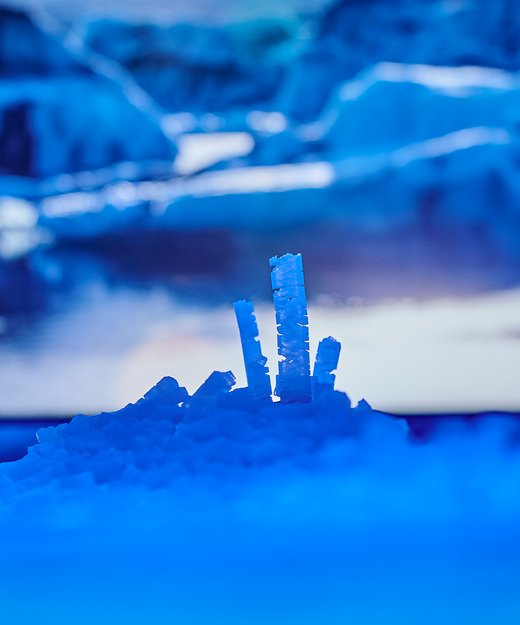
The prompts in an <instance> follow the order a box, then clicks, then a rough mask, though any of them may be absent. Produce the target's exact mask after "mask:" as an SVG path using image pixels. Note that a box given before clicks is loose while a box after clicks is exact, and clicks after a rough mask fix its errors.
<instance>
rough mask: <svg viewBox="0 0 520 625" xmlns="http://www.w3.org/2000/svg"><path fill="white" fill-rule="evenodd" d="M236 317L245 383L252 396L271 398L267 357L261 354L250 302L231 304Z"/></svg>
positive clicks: (256, 326)
mask: <svg viewBox="0 0 520 625" xmlns="http://www.w3.org/2000/svg"><path fill="white" fill-rule="evenodd" d="M233 306H234V309H235V315H236V318H237V323H238V329H239V331H240V340H241V341H242V352H243V354H244V364H245V367H246V376H247V385H248V387H249V388H250V389H251V393H252V395H253V397H255V398H257V399H269V400H270V399H271V392H272V391H271V379H270V378H269V369H268V367H267V365H266V363H267V358H266V357H265V356H264V355H263V354H262V346H261V345H260V339H259V334H258V325H257V323H256V317H255V311H254V308H253V304H252V303H251V302H246V301H245V300H241V301H239V302H235V303H234V304H233Z"/></svg>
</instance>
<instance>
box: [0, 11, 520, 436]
mask: <svg viewBox="0 0 520 625" xmlns="http://www.w3.org/2000/svg"><path fill="white" fill-rule="evenodd" d="M519 44H520V8H519V7H518V5H517V3H516V2H515V1H513V0H422V1H418V0H393V1H390V0H343V1H340V0H328V1H326V0H278V1H277V2H271V1H267V0H263V1H260V0H248V1H244V0H198V1H197V2H190V3H188V2H170V1H166V0H150V1H149V2H147V3H142V2H137V1H134V0H132V1H128V0H127V1H124V2H123V0H104V1H103V2H101V1H98V0H82V1H81V2H79V1H78V0H74V1H70V0H69V1H65V0H42V1H41V2H36V1H35V0H19V1H13V2H4V3H2V5H1V7H0V418H3V419H18V418H22V417H24V418H45V419H53V418H64V417H67V416H70V415H72V414H75V413H77V412H84V413H93V412H96V411H99V410H111V409H115V408H119V407H121V406H122V405H124V404H126V403H128V402H129V401H134V400H136V399H137V398H138V397H140V396H141V395H142V394H143V393H144V392H145V391H146V390H147V389H148V388H150V386H151V385H152V384H153V383H155V382H156V381H157V380H158V379H160V378H161V377H162V376H163V375H166V374H169V375H173V376H175V377H177V378H179V379H180V380H181V381H182V383H183V384H185V385H186V386H187V387H188V389H189V390H194V389H195V388H196V387H197V386H198V385H199V384H200V383H201V382H202V381H203V380H204V379H205V378H206V377H207V375H208V374H209V372H210V371H212V370H213V369H221V370H227V369H232V370H233V371H234V372H235V373H236V374H237V377H238V378H239V380H241V379H243V373H242V365H241V353H240V344H239V341H238V334H237V331H236V329H235V326H234V319H233V314H232V309H231V303H232V302H233V301H234V300H235V299H241V298H244V297H247V298H253V300H254V301H255V303H256V306H257V309H258V316H259V324H260V327H261V331H262V334H263V338H264V341H265V342H266V343H267V350H266V351H267V353H268V355H269V356H271V358H273V359H274V358H275V345H274V320H273V318H272V312H271V307H270V304H269V298H270V284H269V272H268V268H267V259H268V257H269V256H271V255H273V254H275V253H283V252H286V251H301V252H303V253H304V263H305V269H306V276H307V288H308V292H309V298H310V316H311V332H312V336H311V340H312V337H315V338H316V337H321V336H324V335H327V334H330V333H332V334H334V336H336V337H337V338H338V339H339V340H341V341H342V343H343V344H344V353H345V355H344V357H343V359H342V361H341V364H340V369H339V371H338V386H339V387H340V388H342V389H345V390H347V391H348V392H349V394H351V396H352V398H353V400H358V399H360V398H361V397H366V399H367V400H369V401H370V402H371V403H372V404H373V405H374V406H376V407H377V408H379V409H381V410H388V411H393V412H399V413H442V412H448V413H466V412H477V411H482V410H489V409H495V410H511V411H520V385H518V373H517V372H518V371H519V370H520V344H519V340H520V317H519V316H518V310H519V305H520V288H519V285H520V245H519V243H520V204H519V199H520V177H519V175H518V174H519V168H520V149H519V148H520V135H519V132H520V81H519V76H518V74H517V70H518V64H519V61H520V45H519ZM6 427H7V426H6ZM28 431H30V432H32V430H30V428H29V430H28ZM17 432H18V434H19V432H20V430H17ZM31 435H32V434H31Z"/></svg>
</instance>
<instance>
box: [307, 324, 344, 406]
mask: <svg viewBox="0 0 520 625" xmlns="http://www.w3.org/2000/svg"><path fill="white" fill-rule="evenodd" d="M340 351H341V344H340V343H339V342H338V341H336V339H334V338H332V336H329V337H327V338H326V339H323V340H322V341H320V344H319V345H318V353H317V354H316V362H315V363H314V372H313V376H312V394H313V396H314V397H317V396H318V395H319V393H320V392H321V391H323V390H325V389H330V390H332V389H333V388H334V382H335V381H336V375H335V374H334V372H335V371H336V369H337V368H338V361H339V353H340Z"/></svg>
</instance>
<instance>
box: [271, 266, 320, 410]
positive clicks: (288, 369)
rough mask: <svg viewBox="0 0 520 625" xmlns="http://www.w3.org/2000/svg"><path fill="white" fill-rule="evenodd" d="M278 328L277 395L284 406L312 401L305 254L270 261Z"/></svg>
mask: <svg viewBox="0 0 520 625" xmlns="http://www.w3.org/2000/svg"><path fill="white" fill-rule="evenodd" d="M269 265H270V266H271V284H272V288H273V300H274V309H275V314H276V324H277V326H278V357H279V364H278V376H277V378H276V391H275V393H276V394H277V395H278V397H280V399H281V401H282V402H284V403H290V402H309V401H311V399H312V388H311V377H310V357H309V320H308V315H307V298H306V296H305V283H304V278H303V264H302V256H301V254H285V255H284V256H280V257H278V256H275V257H274V258H271V259H270V260H269Z"/></svg>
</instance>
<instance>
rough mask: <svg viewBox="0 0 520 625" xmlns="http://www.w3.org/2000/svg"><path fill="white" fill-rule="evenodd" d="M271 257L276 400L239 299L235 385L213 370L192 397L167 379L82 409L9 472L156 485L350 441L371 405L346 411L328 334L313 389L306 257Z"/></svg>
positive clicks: (306, 458)
mask: <svg viewBox="0 0 520 625" xmlns="http://www.w3.org/2000/svg"><path fill="white" fill-rule="evenodd" d="M270 264H271V267H272V283H273V290H274V291H273V292H274V302H275V309H276V318H277V324H278V332H279V335H278V344H279V348H280V355H281V356H282V357H283V361H282V362H281V363H280V372H279V375H278V389H277V392H278V393H279V395H280V397H281V400H282V401H280V402H273V401H271V383H270V378H269V371H268V368H267V366H266V358H265V357H264V356H263V354H262V350H261V346H260V342H259V336H258V327H257V323H256V319H255V316H254V310H253V305H252V304H251V303H249V302H246V301H240V302H236V303H235V313H236V317H237V321H238V326H239V330H240V336H241V340H242V349H243V352H244V361H245V367H246V373H247V380H248V386H247V387H246V388H239V389H235V390H232V389H233V387H234V385H235V376H234V375H233V374H232V373H231V371H226V372H220V371H214V372H213V373H212V374H211V375H210V376H209V377H208V379H207V380H206V381H205V382H204V383H203V384H202V385H201V386H200V388H199V389H198V390H197V391H195V393H193V395H191V396H190V395H189V393H188V392H187V390H186V389H185V388H183V387H181V386H179V384H178V383H177V382H176V381H175V380H174V379H172V378H164V379H163V380H162V381H161V382H160V383H159V384H158V385H157V386H156V387H154V388H153V389H152V390H150V391H149V392H148V393H147V394H146V395H145V396H144V397H143V398H142V399H141V400H139V401H138V402H137V403H135V404H130V405H128V406H127V407H126V408H124V409H123V410H121V411H119V412H116V413H113V414H101V415H98V416H95V417H83V416H81V415H80V416H78V417H75V418H74V419H73V420H72V422H71V423H70V424H67V425H64V426H59V427H55V428H47V429H44V430H41V431H40V432H39V442H40V444H39V445H37V446H35V447H33V448H31V449H30V450H29V454H28V456H27V458H26V459H24V460H22V461H21V462H19V463H17V464H15V465H13V466H12V467H11V468H10V470H8V471H7V472H6V473H7V474H10V476H11V477H15V479H16V480H17V481H18V483H19V484H23V488H27V489H28V490H31V489H32V488H34V487H40V486H42V485H43V484H45V483H47V482H48V481H49V480H51V481H52V480H54V479H58V480H62V479H64V480H65V481H67V480H68V479H69V478H70V476H71V475H79V474H81V475H84V474H87V475H89V476H90V478H89V479H91V480H93V482H94V483H103V484H105V483H112V482H119V483H121V482H122V483H129V484H131V483H133V482H140V483H144V484H146V485H148V486H151V487H157V486H166V485H167V484H170V483H172V481H173V480H175V479H176V478H180V477H186V476H187V475H188V474H190V475H192V474H199V475H200V474H202V475H206V476H207V475H210V474H212V475H213V476H216V475H218V476H219V478H221V479H223V478H224V477H225V476H228V477H229V476H230V475H235V474H236V473H237V472H240V471H241V470H243V469H247V470H249V469H253V468H255V467H260V466H264V465H276V464H279V463H285V462H288V461H289V460H290V461H291V462H296V463H297V464H302V463H303V464H305V465H309V464H312V463H313V462H314V460H313V458H314V456H313V454H314V453H315V452H318V455H319V450H320V449H321V448H322V447H323V445H324V444H325V443H327V444H330V443H333V442H334V441H338V440H341V439H343V438H345V437H347V438H348V437H349V436H350V435H351V434H352V433H353V432H354V431H355V429H356V415H358V416H361V415H363V418H364V416H365V414H366V413H367V411H368V413H370V412H371V409H370V407H368V408H367V406H365V405H362V406H360V408H359V409H357V410H355V411H354V410H352V409H351V404H350V399H349V398H348V396H347V395H346V394H345V393H341V392H338V391H335V390H334V375H333V374H332V372H333V371H334V370H335V369H336V367H337V363H338V357H339V348H340V346H339V343H338V342H337V341H335V340H334V339H333V338H331V337H329V338H328V339H325V340H324V341H322V343H321V344H320V348H319V349H318V358H317V361H316V365H315V367H314V390H315V392H314V396H313V394H312V392H311V377H310V366H309V329H308V326H307V307H306V298H305V288H304V280H303V269H302V258H301V255H300V254H297V255H291V254H286V255H285V256H282V257H281V258H272V259H271V261H270ZM6 473H4V474H3V475H2V473H1V472H0V493H1V492H3V493H4V495H5V494H6V493H8V492H9V490H10V486H9V480H7V481H5V478H6ZM2 479H4V481H3V482H2ZM2 486H3V488H2ZM23 488H22V489H23Z"/></svg>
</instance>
